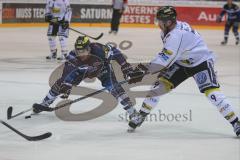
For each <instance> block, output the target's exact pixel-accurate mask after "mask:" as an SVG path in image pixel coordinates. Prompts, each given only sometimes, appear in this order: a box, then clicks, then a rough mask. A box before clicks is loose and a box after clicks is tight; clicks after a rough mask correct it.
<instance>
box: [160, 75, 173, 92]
mask: <svg viewBox="0 0 240 160" xmlns="http://www.w3.org/2000/svg"><path fill="white" fill-rule="evenodd" d="M159 81H160V82H161V83H162V85H163V86H164V87H165V91H166V92H170V91H171V90H172V89H173V88H174V85H173V83H172V82H170V81H169V80H167V79H166V78H164V77H160V78H159Z"/></svg>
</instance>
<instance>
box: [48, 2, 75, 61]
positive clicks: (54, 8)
mask: <svg viewBox="0 0 240 160" xmlns="http://www.w3.org/2000/svg"><path fill="white" fill-rule="evenodd" d="M71 16H72V10H71V8H70V3H69V0H47V4H46V9H45V21H46V22H48V23H49V26H48V31H47V36H48V42H49V47H50V55H49V56H47V57H46V59H56V58H57V43H56V37H57V36H58V38H59V42H60V45H61V55H60V56H59V57H58V58H57V59H58V60H63V59H64V58H65V55H67V53H68V50H67V38H68V34H69V29H68V27H69V23H70V20H71Z"/></svg>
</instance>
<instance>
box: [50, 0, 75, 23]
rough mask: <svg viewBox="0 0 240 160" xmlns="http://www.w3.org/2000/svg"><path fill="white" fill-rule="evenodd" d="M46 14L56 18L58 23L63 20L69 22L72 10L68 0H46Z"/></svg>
mask: <svg viewBox="0 0 240 160" xmlns="http://www.w3.org/2000/svg"><path fill="white" fill-rule="evenodd" d="M45 13H46V14H51V15H52V16H53V17H55V18H56V17H57V18H58V20H59V21H61V20H65V21H68V22H70V21H71V16H72V10H71V7H70V3H69V0H47V3H46V11H45Z"/></svg>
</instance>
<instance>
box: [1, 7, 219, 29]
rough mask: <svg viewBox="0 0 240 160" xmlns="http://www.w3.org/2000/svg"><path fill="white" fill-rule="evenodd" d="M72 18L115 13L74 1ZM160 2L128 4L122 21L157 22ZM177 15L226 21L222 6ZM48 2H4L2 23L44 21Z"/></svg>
mask: <svg viewBox="0 0 240 160" xmlns="http://www.w3.org/2000/svg"><path fill="white" fill-rule="evenodd" d="M71 7H72V11H73V14H72V22H79V23H109V22H110V21H111V17H112V9H111V6H110V5H96V4H94V5H86V4H72V5H71ZM158 7H159V6H143V5H129V6H128V7H127V9H126V10H125V12H124V14H123V16H122V19H121V23H125V24H154V17H155V14H156V12H157V9H158ZM176 9H177V12H178V19H179V20H181V21H186V22H189V23H190V24H192V25H211V26H212V25H215V26H216V25H223V23H221V24H217V23H216V17H217V16H218V15H219V13H220V11H221V8H212V7H211V8H210V7H209V8H208V7H176ZM44 14H45V4H30V3H3V5H2V23H17V22H21V23H25V22H28V23H29V22H31V23H35V22H36V23H39V22H44Z"/></svg>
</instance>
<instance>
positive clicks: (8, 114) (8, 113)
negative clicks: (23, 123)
mask: <svg viewBox="0 0 240 160" xmlns="http://www.w3.org/2000/svg"><path fill="white" fill-rule="evenodd" d="M12 111H13V108H12V106H10V107H9V108H8V110H7V119H8V120H9V119H12V118H15V117H18V116H20V115H22V114H24V113H27V112H29V111H32V108H29V109H26V110H24V111H22V112H19V113H17V114H15V115H12Z"/></svg>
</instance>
